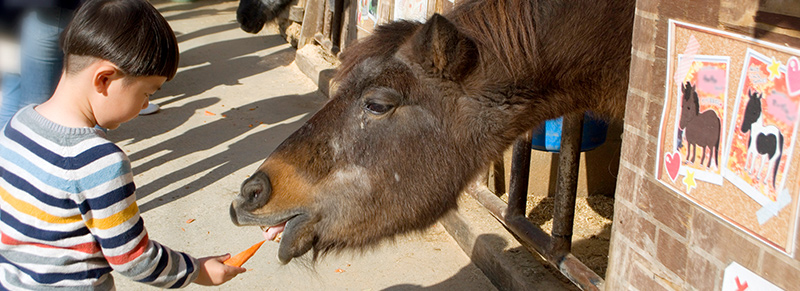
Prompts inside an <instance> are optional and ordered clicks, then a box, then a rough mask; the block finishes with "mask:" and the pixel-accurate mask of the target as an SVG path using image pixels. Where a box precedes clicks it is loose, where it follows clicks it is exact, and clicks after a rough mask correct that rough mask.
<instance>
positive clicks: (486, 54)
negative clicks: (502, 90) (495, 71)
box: [445, 0, 537, 76]
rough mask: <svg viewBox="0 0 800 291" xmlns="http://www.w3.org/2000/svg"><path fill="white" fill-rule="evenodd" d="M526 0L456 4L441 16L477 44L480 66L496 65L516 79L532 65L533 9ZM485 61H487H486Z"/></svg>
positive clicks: (533, 48)
mask: <svg viewBox="0 0 800 291" xmlns="http://www.w3.org/2000/svg"><path fill="white" fill-rule="evenodd" d="M526 2H530V1H529V0H509V1H505V0H488V1H471V2H465V3H459V5H458V6H456V8H455V10H453V11H452V12H451V13H449V14H447V15H446V16H445V17H446V18H447V19H449V20H450V21H452V22H453V23H454V24H455V25H456V27H458V29H459V30H460V31H461V32H463V33H465V34H466V35H467V36H469V37H470V38H472V40H473V41H475V42H476V43H477V44H478V47H479V51H481V57H482V62H481V63H483V64H489V63H492V64H497V62H494V61H492V59H491V58H494V57H497V58H500V62H499V63H500V64H503V65H504V66H503V69H505V73H507V74H508V75H510V76H519V75H521V74H522V73H523V72H524V71H525V70H526V69H527V68H531V67H533V66H534V65H535V64H536V56H537V53H536V42H535V40H532V39H530V38H531V37H533V36H534V35H535V34H534V33H533V31H534V30H535V29H536V23H535V21H534V9H533V8H534V7H533V5H531V4H530V3H526ZM487 58H489V59H487Z"/></svg>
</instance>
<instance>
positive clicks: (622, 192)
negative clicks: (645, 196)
mask: <svg viewBox="0 0 800 291" xmlns="http://www.w3.org/2000/svg"><path fill="white" fill-rule="evenodd" d="M617 175H618V176H617V191H616V193H614V199H616V200H617V201H627V202H631V203H633V201H634V199H636V188H637V187H638V185H639V184H640V183H641V180H642V177H640V176H639V175H637V174H636V173H634V172H633V171H631V169H628V167H625V166H624V165H620V167H619V171H617Z"/></svg>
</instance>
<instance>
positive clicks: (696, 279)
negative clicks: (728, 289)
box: [686, 251, 722, 290]
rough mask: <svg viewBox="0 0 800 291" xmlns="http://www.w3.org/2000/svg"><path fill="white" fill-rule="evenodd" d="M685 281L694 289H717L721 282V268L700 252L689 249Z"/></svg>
mask: <svg viewBox="0 0 800 291" xmlns="http://www.w3.org/2000/svg"><path fill="white" fill-rule="evenodd" d="M687 260H688V262H687V266H686V283H687V284H689V286H691V287H692V288H694V289H695V290H717V288H716V286H717V284H720V283H721V282H722V270H721V269H720V268H719V267H717V266H716V265H715V264H713V263H711V262H710V261H708V260H707V259H706V258H704V257H703V256H702V255H701V254H699V253H697V252H694V251H690V252H689V255H688V257H687Z"/></svg>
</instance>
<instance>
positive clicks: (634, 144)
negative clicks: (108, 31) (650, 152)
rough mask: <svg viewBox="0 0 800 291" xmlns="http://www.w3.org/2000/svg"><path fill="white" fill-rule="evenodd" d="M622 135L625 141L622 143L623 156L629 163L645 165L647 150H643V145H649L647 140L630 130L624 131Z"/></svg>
mask: <svg viewBox="0 0 800 291" xmlns="http://www.w3.org/2000/svg"><path fill="white" fill-rule="evenodd" d="M622 135H623V137H622V140H623V141H624V142H623V143H622V150H621V151H622V154H621V156H622V157H623V159H625V160H626V161H628V162H629V163H631V164H633V165H635V166H637V167H640V168H641V167H643V166H644V164H643V162H644V161H643V159H644V154H645V151H643V150H642V147H643V146H645V145H647V141H646V140H644V139H643V138H642V137H640V136H638V135H636V134H634V133H632V132H630V131H628V130H626V131H625V132H623V134H622Z"/></svg>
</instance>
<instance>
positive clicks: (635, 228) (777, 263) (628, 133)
mask: <svg viewBox="0 0 800 291" xmlns="http://www.w3.org/2000/svg"><path fill="white" fill-rule="evenodd" d="M792 3H794V4H792ZM787 5H788V6H787ZM784 6H785V7H787V8H786V9H783V7H784ZM798 7H800V6H798V5H797V2H796V1H789V0H761V1H744V0H691V1H686V0H675V1H673V0H661V1H659V0H639V1H638V2H637V11H636V18H635V22H634V37H633V49H632V62H631V73H630V75H631V77H630V88H629V91H628V102H627V109H626V115H625V126H624V133H623V144H622V160H621V162H620V169H619V176H618V182H617V192H616V202H615V205H614V208H615V210H614V211H615V212H614V225H613V230H612V238H611V250H610V254H609V256H610V258H609V267H608V271H607V273H606V274H607V275H606V290H629V289H638V290H648V291H649V290H719V289H720V288H721V286H722V276H723V270H724V269H725V267H727V266H728V265H729V264H730V263H731V262H734V261H735V262H737V263H739V264H741V265H742V266H744V267H746V268H748V269H750V270H751V271H753V272H755V273H757V274H758V275H760V276H761V277H764V278H765V279H767V280H769V281H771V282H772V283H774V284H776V285H778V286H779V287H781V288H784V289H785V290H797V289H798V287H797V286H800V260H798V259H797V258H789V257H787V256H786V255H784V254H781V253H780V252H778V251H776V250H774V249H772V248H771V247H769V246H767V245H766V244H764V243H762V242H760V241H758V240H756V239H755V238H753V237H752V236H750V235H748V234H745V233H744V232H742V231H740V230H738V229H735V228H733V227H732V226H731V225H729V224H728V223H726V222H724V221H722V220H720V219H719V218H717V217H715V216H713V215H712V214H710V213H708V212H706V211H705V210H703V209H701V208H699V207H697V206H696V205H695V204H693V203H691V202H689V201H688V200H686V199H685V198H683V197H682V196H680V195H678V194H677V193H675V192H673V191H671V190H669V189H667V188H666V187H664V186H663V185H662V184H661V183H659V182H658V181H656V180H655V178H654V169H655V162H656V157H655V155H656V143H657V138H658V130H659V125H660V124H659V122H660V118H661V113H662V109H663V100H664V89H665V88H664V86H665V74H666V65H667V50H666V48H667V41H668V40H667V33H668V20H669V19H675V20H680V21H684V22H689V23H693V24H697V25H702V26H705V27H710V28H715V29H720V30H726V31H730V32H734V33H739V34H744V35H748V36H753V37H757V38H760V39H764V40H767V41H770V42H775V43H779V44H786V45H789V46H792V47H795V48H797V47H800V32H799V31H798V29H797V26H796V25H800V23H798V21H797V19H800V18H792V17H800V11H799V10H800V8H798ZM776 13H777V14H781V13H782V14H784V15H783V16H786V15H785V14H788V16H789V17H788V18H781V17H777V18H776V17H775V16H776ZM765 15H766V16H765ZM777 16H781V15H777ZM776 19H777V20H776ZM787 20H788V22H786V21H787ZM643 148H646V149H648V150H646V151H642V150H641V149H643Z"/></svg>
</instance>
